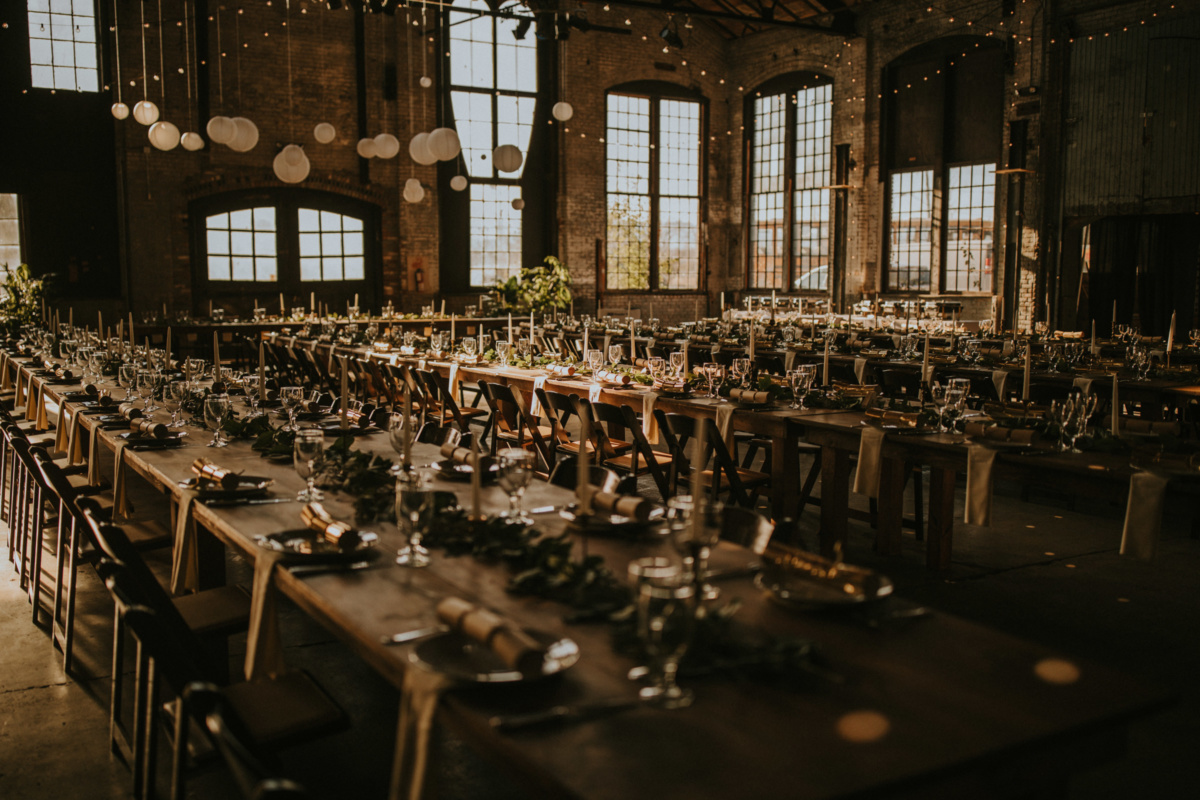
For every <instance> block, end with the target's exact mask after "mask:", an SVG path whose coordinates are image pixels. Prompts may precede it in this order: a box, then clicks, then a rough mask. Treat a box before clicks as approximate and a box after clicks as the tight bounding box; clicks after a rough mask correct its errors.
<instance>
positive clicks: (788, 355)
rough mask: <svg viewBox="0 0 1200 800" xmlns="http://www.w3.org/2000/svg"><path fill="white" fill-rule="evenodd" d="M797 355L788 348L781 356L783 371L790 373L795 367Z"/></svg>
mask: <svg viewBox="0 0 1200 800" xmlns="http://www.w3.org/2000/svg"><path fill="white" fill-rule="evenodd" d="M797 355H799V354H798V353H797V352H796V351H795V350H792V349H790V348H789V349H788V350H787V352H785V353H784V354H783V369H784V371H785V372H791V371H792V369H793V368H794V367H795V365H796V356H797Z"/></svg>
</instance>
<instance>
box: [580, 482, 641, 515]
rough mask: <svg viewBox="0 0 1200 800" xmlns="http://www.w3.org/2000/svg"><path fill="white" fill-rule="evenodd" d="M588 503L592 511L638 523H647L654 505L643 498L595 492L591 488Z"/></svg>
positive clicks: (593, 488) (594, 489)
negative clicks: (614, 515) (634, 520)
mask: <svg viewBox="0 0 1200 800" xmlns="http://www.w3.org/2000/svg"><path fill="white" fill-rule="evenodd" d="M589 495H590V496H589V497H588V502H589V504H590V505H591V507H592V510H593V511H604V512H607V513H609V514H619V515H620V516H622V517H629V518H630V519H636V520H637V521H638V522H649V521H650V512H651V511H652V510H653V509H654V504H653V503H651V502H650V501H649V500H647V499H646V498H644V497H638V496H637V495H620V494H613V493H612V492H601V491H597V490H596V488H595V487H592V491H591V492H590V493H589Z"/></svg>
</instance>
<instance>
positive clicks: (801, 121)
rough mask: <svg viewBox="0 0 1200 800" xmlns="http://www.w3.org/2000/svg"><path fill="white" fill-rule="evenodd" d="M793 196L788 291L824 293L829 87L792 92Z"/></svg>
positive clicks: (830, 142) (829, 152)
mask: <svg viewBox="0 0 1200 800" xmlns="http://www.w3.org/2000/svg"><path fill="white" fill-rule="evenodd" d="M795 108H796V192H795V194H794V195H793V198H792V203H793V208H794V209H795V215H794V219H793V221H792V224H793V228H792V288H793V289H801V290H805V291H825V289H826V288H827V285H828V279H829V203H830V199H831V198H830V195H829V190H828V189H822V188H820V187H822V186H828V185H830V184H831V183H832V182H833V181H832V180H830V178H831V175H830V169H831V162H830V159H831V156H832V152H833V123H832V120H833V87H832V86H831V85H829V84H826V85H824V86H815V87H813V88H811V89H802V90H800V91H799V92H797V93H796V106H795Z"/></svg>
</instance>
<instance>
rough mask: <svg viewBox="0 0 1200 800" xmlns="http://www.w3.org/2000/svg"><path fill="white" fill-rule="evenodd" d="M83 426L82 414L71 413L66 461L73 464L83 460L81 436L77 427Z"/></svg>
mask: <svg viewBox="0 0 1200 800" xmlns="http://www.w3.org/2000/svg"><path fill="white" fill-rule="evenodd" d="M81 427H83V414H79V413H76V414H72V415H71V432H70V435H69V436H67V463H68V464H69V465H71V466H75V465H76V464H79V463H81V462H82V461H83V437H82V436H80V434H79V429H80V428H81Z"/></svg>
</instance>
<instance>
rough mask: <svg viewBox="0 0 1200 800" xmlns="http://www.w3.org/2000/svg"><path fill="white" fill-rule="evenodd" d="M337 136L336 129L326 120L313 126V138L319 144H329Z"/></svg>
mask: <svg viewBox="0 0 1200 800" xmlns="http://www.w3.org/2000/svg"><path fill="white" fill-rule="evenodd" d="M336 137H337V129H336V128H334V127H333V126H332V125H330V124H329V123H328V122H319V123H317V127H315V128H313V138H314V139H316V140H317V142H319V143H320V144H329V143H330V142H332V141H333V140H334V139H335V138H336Z"/></svg>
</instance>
